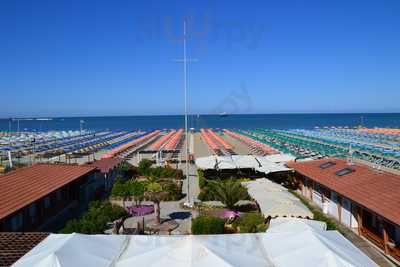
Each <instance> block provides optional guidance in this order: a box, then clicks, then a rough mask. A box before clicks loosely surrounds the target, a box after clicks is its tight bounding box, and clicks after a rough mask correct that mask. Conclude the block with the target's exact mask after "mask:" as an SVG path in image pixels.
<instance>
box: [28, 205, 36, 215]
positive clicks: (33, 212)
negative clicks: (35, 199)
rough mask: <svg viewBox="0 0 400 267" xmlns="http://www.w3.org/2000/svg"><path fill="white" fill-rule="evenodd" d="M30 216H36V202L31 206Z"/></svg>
mask: <svg viewBox="0 0 400 267" xmlns="http://www.w3.org/2000/svg"><path fill="white" fill-rule="evenodd" d="M29 216H31V217H35V216H36V204H35V203H32V204H31V205H30V206H29Z"/></svg>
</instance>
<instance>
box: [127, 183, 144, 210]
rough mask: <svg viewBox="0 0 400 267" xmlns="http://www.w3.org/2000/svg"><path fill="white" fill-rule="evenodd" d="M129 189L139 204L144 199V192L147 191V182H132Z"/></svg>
mask: <svg viewBox="0 0 400 267" xmlns="http://www.w3.org/2000/svg"><path fill="white" fill-rule="evenodd" d="M129 191H130V194H131V195H132V196H133V198H134V200H135V204H136V205H139V204H140V203H141V202H142V201H143V199H144V193H145V191H146V183H144V182H137V181H133V182H130V188H129Z"/></svg>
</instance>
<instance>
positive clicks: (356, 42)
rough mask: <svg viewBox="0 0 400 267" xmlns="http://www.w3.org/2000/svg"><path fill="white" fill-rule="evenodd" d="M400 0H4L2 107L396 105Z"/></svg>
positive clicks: (0, 13) (89, 110)
mask: <svg viewBox="0 0 400 267" xmlns="http://www.w3.org/2000/svg"><path fill="white" fill-rule="evenodd" d="M399 14H400V1H398V0H352V1H348V0H338V1H320V0H318V1H295V0H282V1H247V2H246V3H245V2H243V1H161V0H160V1H131V0H126V1H118V0H116V1H109V0H96V1H95V0H93V1H89V0H65V1H54V0H48V1H44V0H9V1H1V2H0V34H1V35H0V36H1V42H0V59H1V61H0V62H1V63H0V92H1V94H0V97H1V105H0V117H8V116H81V115H143V114H149V115H151V114H181V113H182V110H183V94H182V64H180V63H176V62H174V59H177V58H180V57H181V54H182V44H181V42H180V38H181V36H182V34H181V31H182V20H183V18H184V17H187V19H188V23H189V25H188V30H189V31H190V35H189V40H188V43H189V44H188V51H189V54H190V56H191V57H192V58H196V59H197V62H195V63H191V64H190V66H189V89H190V98H189V100H190V110H191V112H192V113H215V112H221V111H224V110H227V111H228V112H234V113H282V112H283V113H286V112H399V111H400V15H399Z"/></svg>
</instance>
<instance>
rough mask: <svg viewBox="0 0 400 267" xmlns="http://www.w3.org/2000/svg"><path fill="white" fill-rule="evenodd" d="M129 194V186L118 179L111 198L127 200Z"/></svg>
mask: <svg viewBox="0 0 400 267" xmlns="http://www.w3.org/2000/svg"><path fill="white" fill-rule="evenodd" d="M129 194H130V192H129V188H128V187H127V184H126V183H124V182H122V180H121V179H120V178H117V179H116V181H115V183H114V186H113V188H112V190H111V196H113V197H117V198H126V197H127V196H129Z"/></svg>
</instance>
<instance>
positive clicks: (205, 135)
mask: <svg viewBox="0 0 400 267" xmlns="http://www.w3.org/2000/svg"><path fill="white" fill-rule="evenodd" d="M200 134H201V138H202V139H203V140H204V142H205V143H206V144H207V145H208V147H209V148H210V149H211V150H213V151H214V153H216V154H219V145H217V143H215V142H214V141H213V140H212V139H211V137H210V136H209V134H208V133H207V132H206V130H204V129H200Z"/></svg>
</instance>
